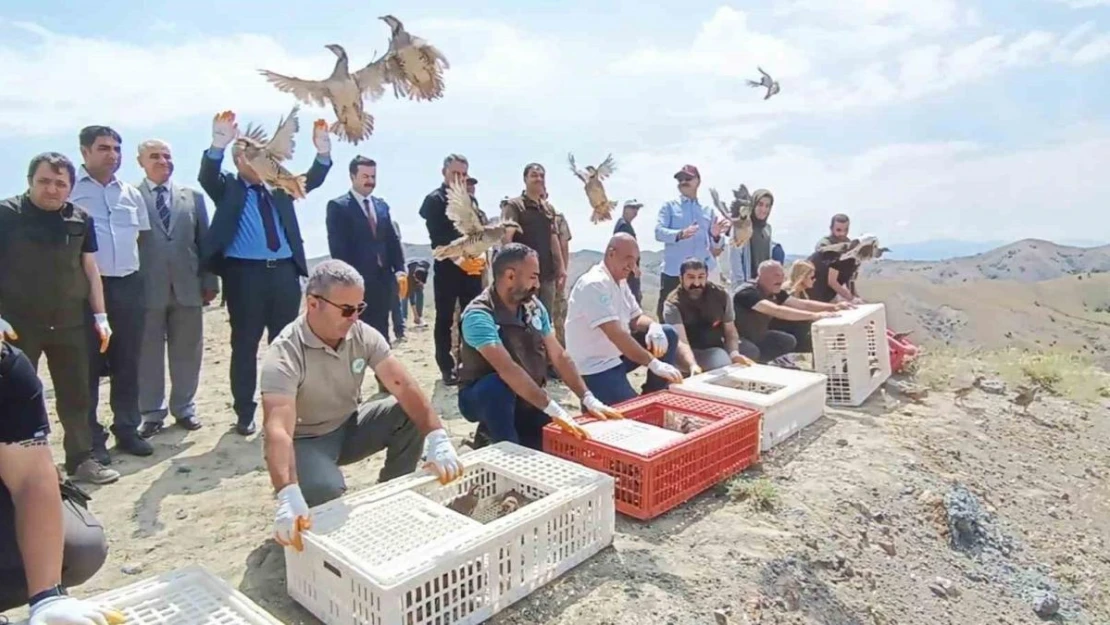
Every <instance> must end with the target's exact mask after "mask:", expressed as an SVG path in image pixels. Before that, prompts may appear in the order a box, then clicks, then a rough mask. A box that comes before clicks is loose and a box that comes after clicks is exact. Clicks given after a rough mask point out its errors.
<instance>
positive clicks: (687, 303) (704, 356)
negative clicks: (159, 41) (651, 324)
mask: <svg viewBox="0 0 1110 625" xmlns="http://www.w3.org/2000/svg"><path fill="white" fill-rule="evenodd" d="M679 280H680V282H679V286H678V288H677V289H675V290H674V291H671V294H670V295H668V296H667V299H666V301H664V302H663V321H664V322H666V323H668V324H670V326H671V327H673V328H674V329H675V333H676V334H677V335H678V361H679V363H680V366H685V367H686V368H687V371H689V372H690V375H697V374H699V373H701V372H702V371H711V370H713V369H718V368H720V367H725V366H728V365H730V364H738V365H750V364H752V361H751V360H749V359H747V358H746V357H744V356H743V355H741V354H740V351H739V350H740V337H739V335H738V334H737V332H736V326H735V325H734V322H735V315H734V314H733V312H732V311H733V309H732V298H731V297H730V296H729V294H728V291H726V290H725V289H724V288H723V287H720V286H717V285H716V284H714V283H712V282H710V281H709V271H708V269H707V268H706V266H705V262H703V261H702V260H701V259H699V258H688V259H686V260H685V261H684V262H683V263H682V265H681V267H679Z"/></svg>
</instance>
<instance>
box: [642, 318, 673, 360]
mask: <svg viewBox="0 0 1110 625" xmlns="http://www.w3.org/2000/svg"><path fill="white" fill-rule="evenodd" d="M644 342H645V343H647V348H648V351H649V352H651V355H652V356H655V357H656V358H661V357H662V356H663V354H666V353H667V347H668V345H667V333H666V332H664V331H663V326H661V325H659V324H658V323H655V322H652V324H651V325H649V326H648V331H647V336H646V337H645V338H644Z"/></svg>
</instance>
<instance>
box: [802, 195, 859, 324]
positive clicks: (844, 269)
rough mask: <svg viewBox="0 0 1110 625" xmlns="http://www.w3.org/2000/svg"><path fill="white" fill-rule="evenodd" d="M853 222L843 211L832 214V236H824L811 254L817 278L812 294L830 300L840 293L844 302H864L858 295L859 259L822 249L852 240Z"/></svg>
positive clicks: (820, 300) (830, 229) (816, 297)
mask: <svg viewBox="0 0 1110 625" xmlns="http://www.w3.org/2000/svg"><path fill="white" fill-rule="evenodd" d="M850 225H851V223H850V222H849V220H848V216H847V215H845V214H843V213H837V214H836V215H833V218H832V221H830V222H829V236H827V237H821V240H820V241H818V242H817V245H816V246H815V248H814V252H813V254H812V255H810V257H809V262H811V263H813V267H814V269H816V281H815V282H814V283H813V288H812V289H810V291H809V296H810V298H812V299H815V300H817V301H819V302H831V301H833V300H834V299H836V296H837V295H839V296H840V298H841V299H842V300H844V301H845V302H853V303H856V304H859V303H862V300H861V299H860V298H859V296H858V295H856V272H857V271H858V270H859V261H858V260H856V259H854V258H848V259H845V260H840V254H839V253H838V252H822V251H821V248H823V247H825V246H826V245H834V244H836V243H845V242H847V241H849V240H850V239H849V237H848V228H849V226H850Z"/></svg>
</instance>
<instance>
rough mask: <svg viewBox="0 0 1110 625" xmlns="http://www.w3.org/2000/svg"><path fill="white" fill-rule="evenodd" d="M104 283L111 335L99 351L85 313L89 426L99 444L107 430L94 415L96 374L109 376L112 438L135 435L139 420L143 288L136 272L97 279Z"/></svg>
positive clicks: (97, 389) (97, 400) (97, 397)
mask: <svg viewBox="0 0 1110 625" xmlns="http://www.w3.org/2000/svg"><path fill="white" fill-rule="evenodd" d="M101 283H102V284H103V285H104V310H105V312H107V313H108V325H110V326H111V327H112V338H111V339H110V340H109V341H108V351H107V352H105V353H103V354H101V353H100V335H99V334H97V332H96V324H95V323H94V322H93V320H92V315H91V314H90V316H89V324H90V325H89V428H90V429H91V430H92V437H93V442H94V444H95V445H102V444H103V443H104V441H105V440H107V438H108V433H107V432H106V431H105V430H104V427H103V426H101V425H100V421H99V420H98V419H97V417H96V412H97V406H99V405H100V377H101V376H107V377H109V378H111V393H110V395H109V397H110V399H109V404H110V405H111V407H112V427H111V430H112V434H114V435H115V436H116V438H117V439H118V438H121V437H127V436H138V433H137V430H138V429H139V424H140V423H141V422H142V413H141V412H139V352H140V350H141V349H142V344H143V325H144V323H145V322H146V308H145V305H146V301H145V297H146V289H145V288H144V287H143V278H142V276H140V275H139V274H138V272H135V273H132V274H131V275H128V276H124V277H122V278H110V277H103V278H101Z"/></svg>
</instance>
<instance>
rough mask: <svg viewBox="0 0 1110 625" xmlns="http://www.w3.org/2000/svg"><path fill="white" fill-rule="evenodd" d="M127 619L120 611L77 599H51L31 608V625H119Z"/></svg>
mask: <svg viewBox="0 0 1110 625" xmlns="http://www.w3.org/2000/svg"><path fill="white" fill-rule="evenodd" d="M125 621H126V617H125V616H124V615H123V613H121V612H119V611H118V610H113V609H112V608H109V607H107V606H103V605H99V604H96V603H92V602H89V601H82V600H81V599H78V598H76V597H50V598H49V599H43V600H42V601H40V602H38V603H36V604H35V607H33V608H31V620H30V621H29V625H119V624H120V623H123V622H125Z"/></svg>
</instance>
